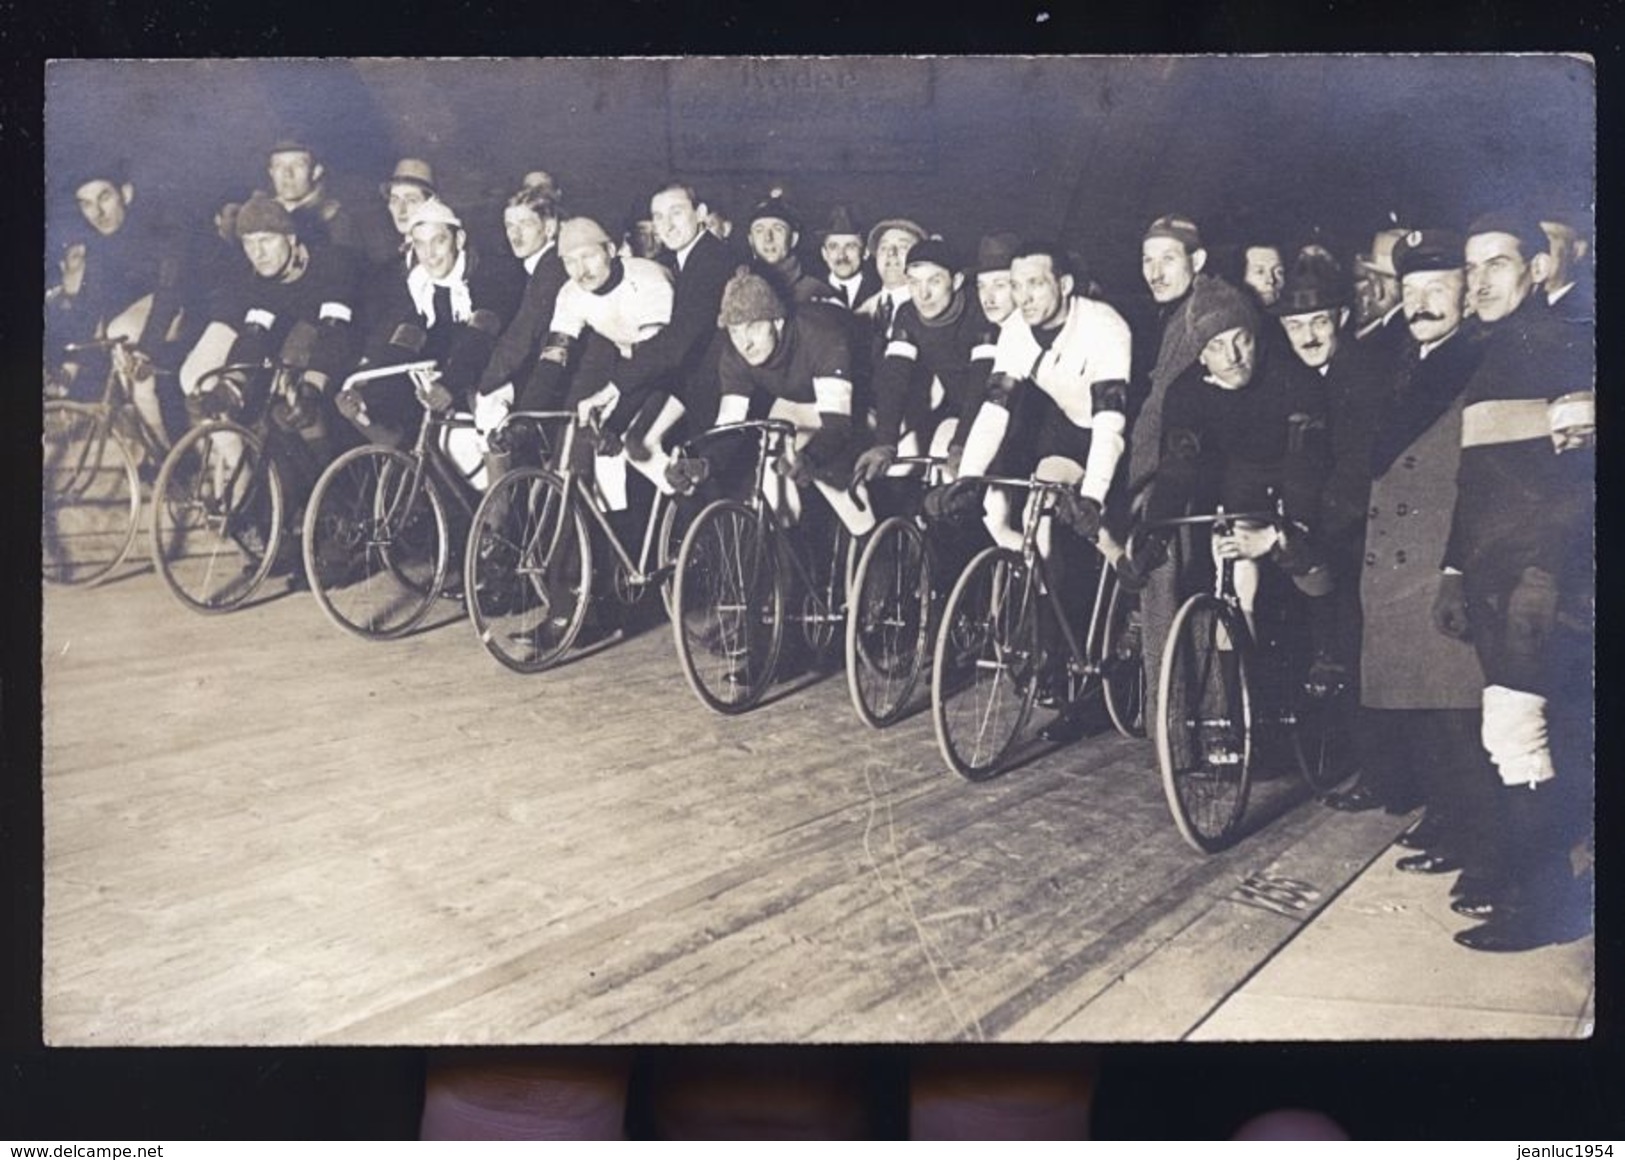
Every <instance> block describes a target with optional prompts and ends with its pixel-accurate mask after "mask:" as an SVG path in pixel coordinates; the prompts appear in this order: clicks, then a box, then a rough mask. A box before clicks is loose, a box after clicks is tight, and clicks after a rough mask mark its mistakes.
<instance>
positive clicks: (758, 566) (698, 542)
mask: <svg viewBox="0 0 1625 1160" xmlns="http://www.w3.org/2000/svg"><path fill="white" fill-rule="evenodd" d="M769 537H770V533H768V532H767V530H766V527H765V524H764V522H763V521H762V520H761V519H760V518H758V516H757V515H756V513H755V512H753V511H751V510H750V508H748V507H746V506H745V505H744V504H742V503H739V502H737V501H734V500H717V501H715V502H714V503H712V504H710V505H709V506H708V507H706V508H705V509H704V510H703V511H701V512H700V514H699V515H698V516H696V517H695V518H694V522H693V523H692V524H690V525H689V528H688V532H687V533H686V534H685V535H684V536H683V546H682V549H681V550H680V551H679V552H678V554H677V576H676V582H675V584H674V587H673V592H672V605H673V616H672V632H673V635H674V636H675V637H676V641H677V659H678V662H679V664H681V665H682V669H683V676H684V678H685V679H686V680H687V681H688V685H689V688H691V689H693V690H694V695H695V696H697V697H699V699H700V701H701V702H702V703H703V704H704V705H705V706H706V707H707V708H709V709H711V710H713V711H715V712H717V713H724V714H734V713H743V712H745V711H746V710H748V709H750V708H751V707H752V706H754V705H755V704H756V703H757V702H758V701H760V700H761V699H762V695H763V694H764V693H766V692H767V689H768V687H769V686H770V685H771V684H772V683H773V678H774V676H775V675H776V673H777V671H778V662H779V653H780V650H781V648H782V646H783V643H784V577H783V572H782V570H781V568H780V564H779V560H778V556H777V545H776V544H774V543H773V541H772V540H771V539H770V538H769Z"/></svg>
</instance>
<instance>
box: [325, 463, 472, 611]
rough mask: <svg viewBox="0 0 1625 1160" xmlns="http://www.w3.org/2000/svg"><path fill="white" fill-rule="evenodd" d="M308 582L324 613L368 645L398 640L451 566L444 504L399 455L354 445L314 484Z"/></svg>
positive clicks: (435, 595) (429, 603)
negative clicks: (380, 641) (374, 641)
mask: <svg viewBox="0 0 1625 1160" xmlns="http://www.w3.org/2000/svg"><path fill="white" fill-rule="evenodd" d="M304 533H305V534H304V554H305V576H306V579H307V580H308V581H309V583H310V591H311V594H312V595H313V596H315V597H316V603H317V604H318V605H320V606H321V610H322V613H323V615H325V616H326V617H327V619H328V620H330V621H332V622H333V624H335V625H336V626H338V627H339V628H341V629H343V630H344V631H345V632H348V633H352V634H354V635H355V636H359V637H361V638H363V639H365V640H389V639H393V638H395V637H399V636H403V635H405V634H406V633H408V632H410V631H412V629H414V628H416V627H417V626H418V625H419V624H421V623H422V621H423V618H424V617H426V616H428V615H429V610H430V609H432V608H433V607H434V605H435V602H436V600H438V599H439V597H440V594H441V591H442V590H443V588H444V587H445V583H446V574H447V572H448V570H449V568H450V563H449V559H450V541H449V535H448V532H447V527H446V509H445V504H444V502H443V501H442V500H441V498H440V492H439V490H438V489H437V488H436V486H435V482H434V479H433V478H432V477H431V476H430V475H429V473H428V472H426V471H424V470H423V468H422V464H420V463H419V462H418V460H416V459H414V458H413V457H412V456H410V455H408V454H406V453H405V452H403V451H392V450H390V449H388V448H384V447H356V448H353V449H351V450H349V451H346V452H345V453H344V454H343V455H341V456H339V457H338V458H337V459H335V460H334V461H333V462H332V464H330V465H329V466H328V468H327V470H326V471H324V472H323V473H322V477H321V478H320V479H319V480H317V481H316V488H315V490H314V491H313V492H312V493H311V497H310V503H309V504H308V505H307V506H306V510H305V528H304Z"/></svg>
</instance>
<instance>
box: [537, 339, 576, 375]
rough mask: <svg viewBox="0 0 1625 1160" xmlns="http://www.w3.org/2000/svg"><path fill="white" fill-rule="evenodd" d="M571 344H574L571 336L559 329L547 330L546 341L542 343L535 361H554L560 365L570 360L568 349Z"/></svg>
mask: <svg viewBox="0 0 1625 1160" xmlns="http://www.w3.org/2000/svg"><path fill="white" fill-rule="evenodd" d="M573 346H575V338H574V337H573V336H571V335H568V334H565V333H564V332H563V331H559V330H552V331H549V332H548V335H547V341H546V342H545V343H543V344H542V353H541V355H540V356H539V358H538V359H537V361H538V362H544V363H554V364H555V365H557V366H561V367H562V366H564V365H565V364H566V363H568V362H569V361H570V350H571V348H572V347H573Z"/></svg>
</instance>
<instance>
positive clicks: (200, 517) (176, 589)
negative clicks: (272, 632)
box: [152, 420, 283, 613]
mask: <svg viewBox="0 0 1625 1160" xmlns="http://www.w3.org/2000/svg"><path fill="white" fill-rule="evenodd" d="M282 520H283V487H282V471H281V468H280V467H279V466H278V464H277V461H276V458H275V457H274V456H272V455H270V454H268V453H267V451H266V449H265V443H264V441H263V440H262V439H260V438H259V436H257V435H255V434H254V433H253V432H252V431H250V430H249V429H248V428H246V427H243V426H240V425H239V424H237V423H232V422H229V421H227V420H216V421H214V422H210V423H204V424H202V425H201V426H198V427H194V428H193V429H192V430H191V431H189V432H187V433H186V434H185V435H184V436H182V438H181V439H180V441H179V442H177V443H176V444H175V446H174V448H173V449H172V450H171V451H170V453H169V454H168V455H167V456H166V457H165V458H164V465H163V467H162V468H161V469H160V470H159V472H158V483H157V485H156V486H155V487H154V488H153V512H152V558H153V563H154V565H155V566H156V567H157V569H158V575H159V576H161V577H162V578H163V581H164V586H165V587H166V588H168V589H169V591H170V592H171V593H173V594H174V596H175V599H177V600H179V601H180V602H181V604H183V605H184V606H185V607H187V608H190V609H192V610H193V611H194V612H203V613H216V612H229V611H231V610H232V609H234V608H237V607H239V606H240V605H241V604H242V603H243V601H245V600H247V599H248V598H249V597H250V596H252V595H253V594H254V592H255V590H256V589H258V588H259V586H260V585H261V584H262V583H263V582H264V581H265V578H266V576H268V575H269V574H270V572H271V567H272V565H273V564H274V563H275V561H276V558H277V552H278V549H279V547H280V546H281V543H282Z"/></svg>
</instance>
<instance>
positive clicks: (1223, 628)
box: [1156, 593, 1253, 854]
mask: <svg viewBox="0 0 1625 1160" xmlns="http://www.w3.org/2000/svg"><path fill="white" fill-rule="evenodd" d="M1246 632H1247V630H1246V626H1245V625H1244V624H1242V623H1241V618H1240V616H1239V614H1237V613H1235V612H1233V611H1232V610H1231V608H1230V606H1229V605H1227V604H1225V603H1224V602H1223V601H1222V600H1220V599H1219V598H1218V597H1216V596H1213V595H1211V594H1209V593H1198V594H1197V595H1195V596H1192V597H1191V598H1190V599H1189V600H1187V601H1185V603H1184V604H1183V605H1181V606H1180V609H1179V612H1178V613H1177V614H1175V616H1174V621H1173V624H1172V625H1171V626H1170V627H1169V630H1168V643H1167V645H1166V647H1165V648H1164V650H1163V656H1162V672H1161V675H1160V677H1159V679H1158V682H1157V705H1158V707H1159V713H1158V715H1157V720H1156V741H1157V764H1158V765H1159V766H1160V767H1161V771H1162V789H1163V794H1164V795H1165V796H1166V797H1167V800H1168V809H1169V812H1171V813H1172V814H1173V816H1174V824H1175V825H1176V826H1178V827H1179V832H1180V834H1181V835H1182V836H1183V837H1184V839H1185V841H1187V842H1189V843H1190V844H1191V845H1192V846H1194V847H1195V848H1196V849H1198V850H1200V851H1202V852H1203V853H1207V854H1211V853H1213V852H1215V851H1217V850H1221V849H1223V848H1224V847H1225V846H1226V845H1228V844H1229V842H1230V840H1231V838H1232V837H1233V836H1234V834H1235V832H1236V830H1237V828H1238V827H1239V826H1240V825H1241V820H1242V816H1243V815H1244V814H1245V813H1246V810H1247V794H1248V790H1249V788H1250V786H1251V783H1252V759H1253V753H1252V750H1253V736H1252V733H1253V730H1252V699H1251V694H1250V690H1249V688H1248V684H1247V681H1248V671H1247V636H1246Z"/></svg>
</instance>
